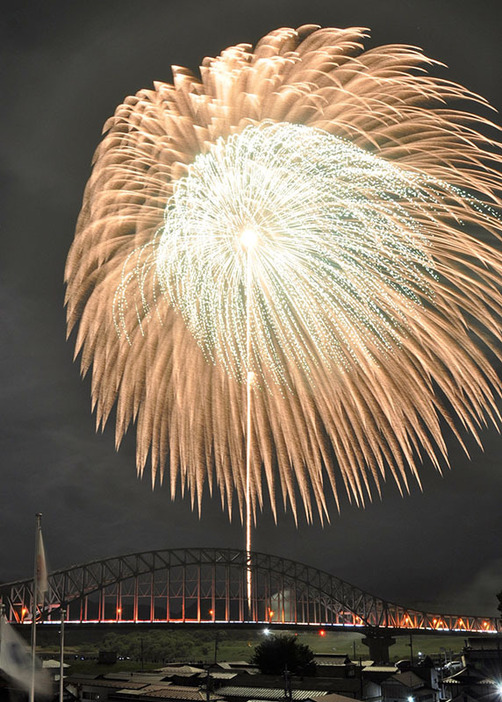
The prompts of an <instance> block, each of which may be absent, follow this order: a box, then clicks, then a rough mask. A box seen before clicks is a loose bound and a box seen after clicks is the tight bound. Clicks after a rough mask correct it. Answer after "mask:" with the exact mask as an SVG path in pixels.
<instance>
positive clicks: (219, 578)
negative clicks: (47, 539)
mask: <svg viewBox="0 0 502 702" xmlns="http://www.w3.org/2000/svg"><path fill="white" fill-rule="evenodd" d="M249 570H250V571H251V576H252V596H251V601H250V602H248V601H247V596H246V578H247V573H248V571H249ZM0 598H1V601H2V603H3V605H4V607H5V611H6V615H7V618H8V619H9V621H11V622H13V623H27V622H28V621H31V619H30V618H31V611H32V599H33V581H32V580H22V581H18V582H12V583H6V584H3V585H1V586H0ZM61 607H64V608H66V611H67V613H66V621H68V622H69V623H75V624H87V623H89V624H91V623H92V624H110V623H112V624H113V623H116V624H119V623H129V624H141V623H142V624H170V625H176V624H199V625H211V624H212V625H217V626H218V625H220V626H223V625H233V624H241V625H248V626H249V625H263V626H274V625H277V626H288V627H289V626H290V627H297V628H299V627H319V628H323V629H326V630H329V629H333V630H343V629H349V630H350V629H352V630H354V629H356V630H357V629H360V630H362V631H364V632H368V631H374V632H375V633H376V632H378V631H380V632H381V633H382V634H383V633H384V632H388V633H389V634H390V633H396V634H397V633H399V632H400V631H403V632H404V631H411V632H420V631H422V632H433V631H444V632H450V633H462V634H465V633H485V634H486V633H500V632H501V631H502V626H501V621H500V620H499V619H497V618H495V617H478V616H466V615H459V614H444V613H440V612H436V613H428V612H420V611H417V610H414V609H408V608H406V607H402V606H400V605H397V604H394V603H392V602H387V601H386V600H382V599H381V598H379V597H375V596H374V595H371V594H369V593H368V592H365V591H364V590H361V589H360V588H358V587H355V586H354V585H351V584H349V583H347V582H345V581H343V580H341V579H340V578H337V577H335V576H334V575H330V574H329V573H326V572H323V571H321V570H318V569H316V568H313V567H310V566H308V565H305V564H303V563H297V562H295V561H292V560H288V559H286V558H281V557H278V556H272V555H268V554H264V553H255V552H252V553H251V554H247V553H246V551H243V550H238V549H219V548H192V549H190V548H176V549H165V550H159V551H147V552H143V553H133V554H128V555H124V556H115V557H112V558H105V559H103V560H97V561H92V562H90V563H85V564H82V565H77V566H72V567H70V568H67V569H65V570H58V571H56V572H54V573H52V574H50V575H49V590H48V593H47V595H46V598H45V602H44V605H43V606H40V607H39V609H38V618H39V620H40V621H43V622H46V623H48V624H49V623H57V622H59V620H60V614H61V613H60V610H61Z"/></svg>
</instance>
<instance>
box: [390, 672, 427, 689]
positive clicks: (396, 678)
mask: <svg viewBox="0 0 502 702" xmlns="http://www.w3.org/2000/svg"><path fill="white" fill-rule="evenodd" d="M386 682H387V683H391V684H392V683H394V682H396V683H399V684H400V685H403V686H404V687H410V688H416V687H423V685H424V681H423V680H422V678H420V677H419V676H418V675H417V674H416V673H414V672H413V671H412V670H407V671H405V672H404V673H395V674H394V675H392V676H391V677H390V678H389V679H388V680H387V681H386Z"/></svg>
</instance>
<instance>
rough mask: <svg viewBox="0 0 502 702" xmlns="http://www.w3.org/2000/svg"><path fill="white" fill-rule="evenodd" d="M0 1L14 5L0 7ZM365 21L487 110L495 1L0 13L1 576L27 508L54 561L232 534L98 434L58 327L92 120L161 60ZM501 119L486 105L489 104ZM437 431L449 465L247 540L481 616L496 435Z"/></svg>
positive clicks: (500, 577) (96, 124) (499, 476)
mask: <svg viewBox="0 0 502 702" xmlns="http://www.w3.org/2000/svg"><path fill="white" fill-rule="evenodd" d="M9 5H10V6H9ZM306 23H316V24H320V25H324V26H340V27H347V26H351V25H356V26H366V27H369V28H371V30H372V38H371V39H370V40H369V41H368V42H367V47H370V46H374V45H377V44H384V43H406V44H412V45H416V46H419V47H421V48H422V49H423V50H424V51H425V53H426V54H428V55H429V56H431V57H433V58H436V59H439V60H441V61H443V62H444V63H446V64H447V65H448V66H449V70H448V72H444V71H440V74H441V75H444V76H447V77H448V78H450V79H451V80H455V81H458V82H460V83H463V84H464V85H466V86H467V87H468V88H470V89H471V90H473V91H474V92H477V93H480V94H481V95H483V96H484V97H486V98H487V99H488V100H489V101H490V102H491V103H492V105H493V106H494V107H496V108H498V109H499V110H500V109H501V108H502V43H501V41H500V31H501V28H502V3H500V0H479V1H478V2H474V1H471V2H459V0H356V1H355V2H348V1H347V0H343V2H342V1H341V0H255V1H254V2H252V3H251V2H248V1H247V0H221V1H219V2H216V1H212V2H211V1H203V0H185V1H184V2H172V1H171V0H143V1H141V2H139V1H138V0H62V1H58V0H49V1H48V2H42V3H38V2H35V1H32V2H22V1H15V2H14V1H13V2H10V4H9V3H8V7H7V9H4V10H3V11H2V23H1V29H0V33H1V36H0V52H1V54H2V57H1V62H0V63H1V66H2V109H1V113H0V120H1V122H2V124H1V127H2V132H1V133H2V137H3V138H2V140H1V144H0V149H1V151H2V153H1V158H0V168H1V177H2V188H1V198H2V203H1V210H0V226H1V230H0V237H1V243H2V250H1V266H2V272H1V277H0V310H1V322H2V328H1V333H0V367H1V374H2V375H1V379H0V395H1V408H2V416H1V419H0V441H1V444H0V448H1V451H0V455H1V459H0V460H1V483H0V486H1V487H0V554H1V559H0V581H2V580H3V581H8V580H14V579H17V578H23V577H29V576H30V572H31V569H32V562H33V529H34V515H35V513H36V512H37V511H40V512H42V513H43V515H44V517H43V528H44V536H45V543H46V550H47V553H48V560H49V564H50V567H51V568H52V569H56V568H63V567H66V566H69V565H71V564H75V563H83V562H86V561H88V560H91V559H96V558H101V557H106V556H113V555H119V554H123V553H129V552H133V551H141V550H149V549H155V548H159V549H160V548H172V547H178V546H221V547H225V546H229V547H242V546H243V542H244V536H243V529H242V528H241V526H240V524H239V523H238V522H237V521H234V523H232V524H230V523H229V521H228V518H227V516H226V514H225V513H223V512H222V511H221V509H220V501H219V497H218V496H216V497H214V498H213V499H212V500H211V499H210V498H209V497H207V498H206V499H205V500H204V502H203V514H202V519H201V520H199V518H198V516H197V514H196V513H194V512H192V511H191V507H190V503H189V501H188V500H185V501H183V500H182V499H177V500H176V502H171V500H170V496H169V491H168V488H157V489H156V490H155V491H154V492H152V490H151V486H150V479H149V476H146V475H145V479H143V480H142V481H141V480H138V479H137V477H136V469H135V445H134V436H133V432H129V436H128V440H126V441H125V443H124V445H123V447H122V448H121V450H120V453H119V454H117V453H116V452H115V449H114V436H113V427H109V428H108V430H106V431H105V433H104V434H99V435H98V434H96V433H95V430H94V420H93V417H92V416H91V412H90V391H89V381H88V379H86V380H85V381H82V380H81V379H80V375H79V366H78V364H76V363H73V340H71V341H70V342H69V343H67V342H66V340H65V313H64V309H63V297H64V286H63V270H64V263H65V259H66V255H67V252H68V249H69V247H70V244H71V241H72V238H73V233H74V228H75V221H76V218H77V215H78V212H79V208H80V203H81V198H82V193H83V189H84V186H85V182H86V180H87V178H88V176H89V173H90V162H91V158H92V154H93V152H94V149H95V147H96V145H97V144H98V142H99V139H100V134H101V128H102V125H103V124H104V122H105V120H106V119H107V117H108V116H110V115H111V114H112V113H113V112H114V110H115V107H116V106H117V104H119V103H120V102H122V100H123V99H124V97H125V96H126V95H130V94H134V93H135V92H136V91H138V90H139V89H141V88H143V87H149V86H151V84H152V82H153V81H154V80H160V81H170V80H171V70H170V66H171V64H178V65H182V66H188V67H190V68H191V69H196V68H197V66H198V65H199V64H200V62H201V60H202V58H203V57H204V56H214V55H216V54H218V53H219V52H220V51H221V50H222V49H224V48H225V47H227V46H230V45H232V44H236V43H241V42H248V43H252V44H254V43H255V42H256V41H257V40H258V39H259V38H260V37H261V36H262V35H264V34H266V33H267V32H268V31H270V30H272V29H275V28H277V27H279V26H291V27H297V26H299V25H301V24H306ZM494 119H495V120H496V121H501V120H500V117H499V116H498V115H495V116H494ZM482 439H483V443H484V449H485V450H484V452H481V451H480V450H479V448H477V447H476V446H475V444H474V442H473V441H472V440H470V439H468V442H467V443H468V446H469V448H470V450H471V458H472V460H470V461H469V460H468V459H467V458H466V457H465V456H464V455H462V453H461V451H460V449H459V448H458V447H457V446H456V445H455V443H454V442H453V441H451V440H450V439H449V445H450V447H451V449H450V458H451V464H452V470H451V471H446V472H445V474H444V475H443V476H442V477H441V476H440V475H439V474H438V473H437V472H435V471H434V470H433V468H432V467H430V466H429V465H427V464H426V465H424V467H423V470H422V472H421V476H422V480H423V492H422V491H421V490H420V488H419V487H418V485H416V484H412V487H411V495H409V496H407V497H405V498H404V499H402V498H401V497H400V496H399V493H398V491H397V489H396V487H395V486H394V485H393V484H392V483H391V482H389V483H388V484H387V485H385V486H384V489H383V499H382V501H379V500H378V499H377V500H376V501H375V502H374V503H373V504H371V505H369V506H367V507H366V509H364V510H362V509H359V508H357V507H354V506H351V505H350V504H349V503H348V502H347V500H346V499H344V500H343V501H342V508H341V513H340V515H338V513H337V511H336V508H335V507H334V505H333V503H332V502H331V503H330V504H331V506H332V510H331V511H332V521H331V524H330V525H328V526H325V527H324V528H321V526H320V525H319V524H318V523H315V524H314V525H313V526H310V525H307V524H306V523H305V521H304V519H303V517H302V518H300V522H299V526H298V528H296V527H295V524H294V521H293V518H292V516H291V514H284V513H283V512H282V511H281V512H280V516H279V523H278V525H277V526H275V525H274V524H273V521H272V519H271V517H270V515H269V513H268V511H266V512H265V513H264V514H263V515H260V517H259V524H258V527H257V529H256V531H255V535H254V548H255V549H256V550H259V551H266V552H270V553H274V554H277V555H283V556H287V557H290V558H293V559H296V560H299V561H303V562H306V563H309V564H311V565H313V566H317V567H321V568H323V569H324V570H327V571H329V572H331V573H333V574H335V575H338V576H339V577H341V578H343V579H345V580H348V581H349V582H352V583H354V584H356V585H359V586H360V587H362V588H364V589H366V590H368V591H369V592H371V593H373V594H376V595H379V596H381V597H383V598H386V599H389V600H393V601H396V602H399V603H400V604H403V605H409V606H423V607H427V608H430V609H432V608H436V607H437V608H440V607H443V608H444V609H445V610H447V611H448V610H449V611H453V612H456V611H458V612H459V613H460V612H462V613H475V614H486V615H494V614H495V613H496V604H497V602H496V598H495V593H496V592H498V591H500V590H501V589H502V551H501V549H500V543H501V533H502V510H501V508H500V502H501V495H502V466H501V461H500V455H501V450H502V438H501V437H500V436H499V435H498V434H497V433H496V431H495V430H487V431H485V432H484V433H483V436H482Z"/></svg>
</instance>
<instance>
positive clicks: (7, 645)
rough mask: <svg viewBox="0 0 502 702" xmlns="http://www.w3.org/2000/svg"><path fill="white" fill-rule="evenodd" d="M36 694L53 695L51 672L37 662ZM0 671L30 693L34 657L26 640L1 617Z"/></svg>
mask: <svg viewBox="0 0 502 702" xmlns="http://www.w3.org/2000/svg"><path fill="white" fill-rule="evenodd" d="M36 663H37V665H36V668H35V692H36V693H38V694H41V695H50V694H52V684H51V679H50V675H49V672H48V671H47V670H44V669H43V668H42V666H41V663H40V661H39V660H38V659H37V660H36ZM0 670H1V671H2V672H3V673H5V675H7V676H8V677H9V678H10V679H11V680H12V682H13V683H15V684H16V685H17V686H18V687H20V688H21V689H23V690H26V691H28V692H29V691H30V688H31V670H32V657H31V651H30V649H29V647H28V646H27V645H26V643H25V641H24V639H22V638H21V636H19V634H18V633H17V632H16V631H14V629H13V628H12V627H11V625H10V624H9V623H8V622H7V621H6V619H5V617H3V616H2V617H0Z"/></svg>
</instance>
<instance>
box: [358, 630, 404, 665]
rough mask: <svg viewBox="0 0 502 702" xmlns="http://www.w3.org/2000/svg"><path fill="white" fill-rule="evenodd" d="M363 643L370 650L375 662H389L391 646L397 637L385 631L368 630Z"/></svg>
mask: <svg viewBox="0 0 502 702" xmlns="http://www.w3.org/2000/svg"><path fill="white" fill-rule="evenodd" d="M365 633H366V637H365V638H364V639H363V644H364V645H365V646H368V648H369V650H370V658H371V660H373V661H375V663H388V662H389V648H390V647H391V646H392V645H393V644H395V643H396V639H395V638H394V637H392V636H391V635H390V634H387V633H386V632H385V631H379V630H374V631H373V630H371V631H368V630H366V632H365Z"/></svg>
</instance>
